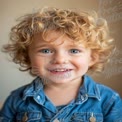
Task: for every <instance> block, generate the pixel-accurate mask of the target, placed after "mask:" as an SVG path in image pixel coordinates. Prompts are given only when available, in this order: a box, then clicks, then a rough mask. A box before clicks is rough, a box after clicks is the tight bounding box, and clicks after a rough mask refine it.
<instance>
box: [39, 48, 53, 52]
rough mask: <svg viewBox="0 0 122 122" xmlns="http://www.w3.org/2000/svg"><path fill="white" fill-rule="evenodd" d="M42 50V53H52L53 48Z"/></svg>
mask: <svg viewBox="0 0 122 122" xmlns="http://www.w3.org/2000/svg"><path fill="white" fill-rule="evenodd" d="M40 52H41V53H52V50H50V49H41V50H40Z"/></svg>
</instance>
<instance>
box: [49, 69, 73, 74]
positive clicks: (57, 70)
mask: <svg viewBox="0 0 122 122" xmlns="http://www.w3.org/2000/svg"><path fill="white" fill-rule="evenodd" d="M49 71H50V72H51V73H67V72H70V71H72V69H66V68H56V69H50V70H49Z"/></svg>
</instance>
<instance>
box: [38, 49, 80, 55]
mask: <svg viewBox="0 0 122 122" xmlns="http://www.w3.org/2000/svg"><path fill="white" fill-rule="evenodd" d="M39 52H40V53H43V54H52V53H53V52H54V51H53V50H51V49H48V48H47V49H41V50H39ZM68 52H69V53H70V54H79V53H81V52H82V51H81V50H79V49H70V50H69V51H68Z"/></svg>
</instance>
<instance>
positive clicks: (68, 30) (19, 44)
mask: <svg viewBox="0 0 122 122" xmlns="http://www.w3.org/2000/svg"><path fill="white" fill-rule="evenodd" d="M18 21H19V22H18V24H17V25H15V26H14V27H13V28H12V29H11V33H10V41H11V43H9V44H6V45H5V46H4V49H5V51H7V52H8V53H9V54H10V55H11V56H12V59H13V61H14V62H15V63H17V64H20V66H21V68H24V69H23V70H22V69H21V70H22V71H27V70H30V69H31V62H30V59H29V56H28V47H29V45H30V44H31V43H32V42H33V41H34V40H33V37H34V35H35V34H37V33H40V34H41V35H42V37H43V38H45V36H46V33H47V32H49V31H58V32H62V33H64V34H66V35H67V36H68V37H70V38H71V39H73V40H74V42H75V43H77V44H79V43H84V44H85V45H86V47H87V48H90V49H91V51H92V54H94V55H93V56H96V55H98V56H99V60H98V61H97V62H96V63H95V64H94V65H93V66H92V67H90V68H89V71H102V69H103V68H104V64H105V63H106V62H108V59H109V57H110V54H111V51H112V49H113V46H112V42H113V39H112V38H111V37H110V36H109V35H110V34H109V30H108V25H107V22H106V20H104V19H102V18H99V17H98V16H97V14H96V13H95V14H91V13H89V12H84V11H81V10H79V11H77V10H68V9H67V10H66V9H65V10H63V9H58V8H43V9H41V10H39V11H37V12H35V13H31V14H27V15H25V16H23V17H20V18H19V19H18Z"/></svg>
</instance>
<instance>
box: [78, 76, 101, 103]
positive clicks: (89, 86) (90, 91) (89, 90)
mask: <svg viewBox="0 0 122 122" xmlns="http://www.w3.org/2000/svg"><path fill="white" fill-rule="evenodd" d="M83 79H84V80H83V85H82V86H81V88H80V90H79V95H78V97H79V98H80V99H81V101H84V100H86V99H88V98H90V97H91V98H96V99H98V100H100V99H101V97H100V91H99V88H98V85H97V83H96V82H94V80H93V79H92V78H91V77H90V76H88V75H84V76H83Z"/></svg>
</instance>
